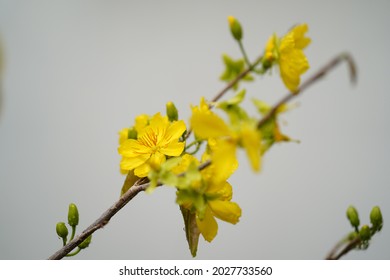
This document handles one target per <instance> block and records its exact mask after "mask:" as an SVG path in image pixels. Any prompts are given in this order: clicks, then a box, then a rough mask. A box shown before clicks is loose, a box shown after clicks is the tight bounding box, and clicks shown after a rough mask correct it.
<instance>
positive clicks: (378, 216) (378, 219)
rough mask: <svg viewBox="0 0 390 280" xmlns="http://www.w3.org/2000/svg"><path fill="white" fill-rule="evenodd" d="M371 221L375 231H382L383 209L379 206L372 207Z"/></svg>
mask: <svg viewBox="0 0 390 280" xmlns="http://www.w3.org/2000/svg"><path fill="white" fill-rule="evenodd" d="M370 221H371V224H372V226H373V228H374V230H375V231H380V230H381V229H382V225H383V218H382V212H381V209H380V208H379V207H378V206H375V207H374V208H372V210H371V213H370Z"/></svg>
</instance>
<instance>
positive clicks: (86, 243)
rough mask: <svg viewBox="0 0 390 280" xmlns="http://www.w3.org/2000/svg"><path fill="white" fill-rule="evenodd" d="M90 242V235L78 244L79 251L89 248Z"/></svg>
mask: <svg viewBox="0 0 390 280" xmlns="http://www.w3.org/2000/svg"><path fill="white" fill-rule="evenodd" d="M91 240H92V235H90V236H88V237H87V238H86V239H85V240H84V241H83V242H81V243H80V244H79V246H78V247H79V248H80V249H85V248H87V247H88V246H89V244H90V243H91Z"/></svg>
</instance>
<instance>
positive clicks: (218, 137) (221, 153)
mask: <svg viewBox="0 0 390 280" xmlns="http://www.w3.org/2000/svg"><path fill="white" fill-rule="evenodd" d="M203 102H204V101H203V99H202V101H201V107H202V103H203ZM190 122H191V127H192V129H193V130H194V132H195V135H196V136H197V137H199V138H201V139H208V140H209V139H214V140H215V141H216V145H214V146H215V148H214V149H212V150H213V153H212V162H213V164H218V165H219V166H220V167H219V170H226V169H231V167H232V166H237V159H236V149H237V146H241V147H243V148H244V149H245V150H246V152H247V155H248V158H249V160H250V162H251V165H252V168H253V170H255V171H259V170H260V154H261V152H260V151H261V136H260V132H259V131H257V129H256V124H255V123H254V122H253V123H252V122H251V121H249V120H243V121H241V122H240V124H239V125H236V126H234V127H230V126H229V125H227V124H226V123H225V121H224V120H223V119H222V118H220V117H219V116H218V115H217V114H215V113H213V112H212V111H210V110H209V109H207V110H206V109H205V108H204V106H203V109H200V108H198V107H195V108H193V109H192V116H191V120H190ZM209 144H210V141H209ZM217 176H218V175H217Z"/></svg>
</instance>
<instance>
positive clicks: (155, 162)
mask: <svg viewBox="0 0 390 280" xmlns="http://www.w3.org/2000/svg"><path fill="white" fill-rule="evenodd" d="M165 160H166V158H165V155H163V154H162V153H160V152H155V153H154V154H152V155H151V157H150V159H149V161H148V163H149V165H151V166H152V168H154V169H158V168H159V166H160V165H161V164H163V163H164V162H165Z"/></svg>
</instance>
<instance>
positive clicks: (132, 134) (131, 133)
mask: <svg viewBox="0 0 390 280" xmlns="http://www.w3.org/2000/svg"><path fill="white" fill-rule="evenodd" d="M127 138H128V139H137V138H138V132H137V130H136V129H135V127H131V128H130V129H129V132H128V135H127Z"/></svg>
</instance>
